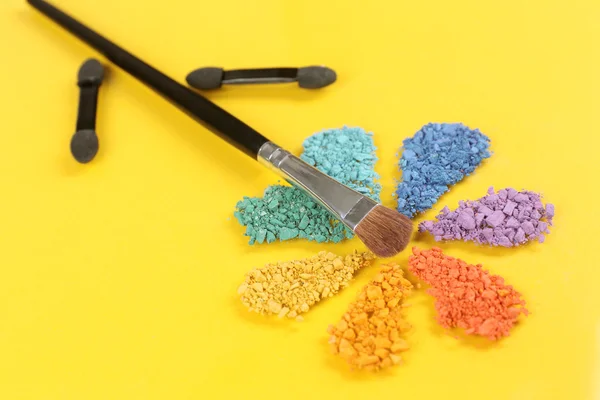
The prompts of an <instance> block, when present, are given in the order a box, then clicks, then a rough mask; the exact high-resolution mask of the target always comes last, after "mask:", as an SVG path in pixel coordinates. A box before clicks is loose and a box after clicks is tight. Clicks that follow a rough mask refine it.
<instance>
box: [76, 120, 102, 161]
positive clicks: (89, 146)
mask: <svg viewBox="0 0 600 400" xmlns="http://www.w3.org/2000/svg"><path fill="white" fill-rule="evenodd" d="M96 153H98V136H97V135H96V132H94V131H93V130H91V129H83V130H80V131H77V132H75V134H74V135H73V137H72V138H71V154H73V157H74V158H75V160H77V161H78V162H79V163H81V164H86V163H89V162H90V161H92V160H93V159H94V157H95V156H96Z"/></svg>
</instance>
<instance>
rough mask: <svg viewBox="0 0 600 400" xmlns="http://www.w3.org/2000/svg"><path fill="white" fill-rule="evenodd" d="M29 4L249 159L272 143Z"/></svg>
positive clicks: (72, 23) (61, 17)
mask: <svg viewBox="0 0 600 400" xmlns="http://www.w3.org/2000/svg"><path fill="white" fill-rule="evenodd" d="M27 2H28V3H29V4H31V5H32V6H33V7H34V8H36V9H37V10H39V11H40V12H41V13H43V14H44V15H46V16H47V17H48V18H50V19H52V20H53V21H54V22H56V23H57V24H59V25H60V26H62V27H63V28H64V29H66V30H67V31H69V32H71V33H72V34H73V35H75V36H76V37H78V38H79V39H81V40H82V41H83V42H85V43H87V44H88V45H90V46H91V47H93V48H94V49H96V50H97V51H98V52H100V53H102V54H103V55H104V56H105V57H106V58H108V59H109V60H110V61H112V62H113V63H114V64H115V65H117V66H118V67H120V68H122V69H123V70H125V71H127V72H128V73H129V74H131V75H132V76H134V77H135V78H137V79H138V80H140V81H141V82H143V83H145V84H146V85H147V86H148V87H151V88H152V89H154V90H155V91H156V92H157V93H159V94H160V95H162V96H163V97H165V98H166V99H167V100H169V101H171V103H173V104H174V105H175V106H177V107H178V108H179V109H181V110H182V111H184V112H185V113H186V114H188V115H189V116H190V117H192V118H193V119H195V120H196V121H198V122H199V123H200V124H202V125H203V126H205V127H206V128H207V129H209V130H210V131H211V132H213V133H215V134H216V135H218V136H219V137H221V138H222V139H224V140H225V141H227V142H228V143H230V144H231V145H233V146H234V147H236V148H237V149H239V150H241V151H243V152H244V153H245V154H247V155H248V156H250V157H252V158H254V159H256V157H257V154H258V150H259V149H260V148H261V146H262V145H263V144H265V143H266V142H268V141H269V140H268V139H267V138H265V137H264V136H263V135H261V134H260V133H258V132H257V131H255V130H254V129H253V128H251V127H250V126H248V125H246V124H245V123H244V122H242V121H240V120H239V119H237V118H236V117H234V116H233V115H231V114H229V113H228V112H227V111H225V110H223V109H222V108H220V107H219V106H217V105H216V104H214V103H213V102H211V101H210V100H208V99H206V98H205V97H202V96H201V95H200V94H198V93H196V92H193V91H192V90H191V89H188V88H187V87H185V86H183V85H181V84H179V83H178V82H176V81H175V80H173V79H171V78H169V77H168V76H167V75H165V74H163V73H162V72H160V71H158V70H157V69H155V68H153V67H151V66H150V65H148V64H146V63H145V62H143V61H142V60H140V59H139V58H137V57H135V56H133V55H132V54H130V53H129V52H127V51H125V50H124V49H122V48H121V47H119V46H117V45H116V44H114V43H113V42H111V41H110V40H108V39H106V38H104V37H103V36H101V35H99V34H98V33H96V32H94V31H93V30H91V29H90V28H88V27H86V26H85V25H83V24H82V23H80V22H78V21H77V20H75V19H74V18H73V17H71V16H69V15H67V14H65V13H64V12H62V11H61V10H59V9H57V8H56V7H54V6H53V5H51V4H49V3H48V2H46V1H43V0H27Z"/></svg>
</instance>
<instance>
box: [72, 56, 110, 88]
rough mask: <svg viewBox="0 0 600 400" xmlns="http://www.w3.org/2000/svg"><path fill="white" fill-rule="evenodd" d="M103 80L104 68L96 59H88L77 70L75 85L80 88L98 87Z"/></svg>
mask: <svg viewBox="0 0 600 400" xmlns="http://www.w3.org/2000/svg"><path fill="white" fill-rule="evenodd" d="M103 79H104V67H103V66H102V64H100V62H99V61H98V60H96V59H93V58H90V59H88V60H87V61H86V62H84V63H83V64H82V65H81V67H80V68H79V73H78V74H77V83H78V85H80V86H85V85H100V84H101V83H102V80H103Z"/></svg>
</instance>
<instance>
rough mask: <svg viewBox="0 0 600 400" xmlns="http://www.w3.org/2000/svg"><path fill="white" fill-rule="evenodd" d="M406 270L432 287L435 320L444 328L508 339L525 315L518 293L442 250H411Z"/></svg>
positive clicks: (430, 292) (429, 292)
mask: <svg viewBox="0 0 600 400" xmlns="http://www.w3.org/2000/svg"><path fill="white" fill-rule="evenodd" d="M412 252H413V255H411V256H410V257H409V270H410V272H412V273H413V274H415V275H416V276H417V277H419V278H420V279H422V280H423V281H425V282H426V283H427V284H429V285H431V288H430V289H428V290H427V293H428V294H430V295H431V296H433V297H434V298H435V308H436V311H437V320H438V322H439V323H440V325H442V326H443V327H444V328H446V329H449V328H454V327H458V328H462V329H464V330H465V333H466V334H468V335H480V336H484V337H487V338H488V339H490V340H497V339H500V338H501V337H503V336H509V334H510V330H511V329H512V328H513V326H514V324H515V323H516V321H517V319H518V317H519V315H520V314H524V315H528V310H527V309H526V308H525V301H524V300H523V299H521V294H520V293H518V292H517V291H516V290H514V289H513V287H512V286H510V285H506V284H505V283H504V279H503V278H502V277H500V276H497V275H491V274H490V273H489V272H488V271H485V270H483V268H482V266H481V265H479V264H478V265H470V264H467V263H466V262H464V261H462V260H460V259H456V258H453V257H450V256H447V255H444V253H443V252H442V249H440V248H438V247H434V248H432V249H430V250H420V249H418V248H416V247H413V249H412Z"/></svg>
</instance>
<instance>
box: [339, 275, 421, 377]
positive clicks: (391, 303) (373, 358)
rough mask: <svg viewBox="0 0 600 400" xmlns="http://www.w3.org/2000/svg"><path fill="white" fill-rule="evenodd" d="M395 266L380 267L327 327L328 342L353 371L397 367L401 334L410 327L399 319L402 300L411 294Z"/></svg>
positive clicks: (402, 342)
mask: <svg viewBox="0 0 600 400" xmlns="http://www.w3.org/2000/svg"><path fill="white" fill-rule="evenodd" d="M412 288H413V286H412V284H411V283H410V282H409V281H408V280H406V279H405V278H404V271H403V270H402V269H401V268H400V267H399V266H398V265H397V264H389V265H386V266H383V268H382V269H381V272H380V273H378V274H377V275H376V276H375V278H374V279H373V280H372V281H371V282H370V283H369V284H368V285H366V286H365V287H364V288H363V289H362V290H361V292H360V293H359V295H358V297H357V299H356V300H355V301H354V302H353V303H351V304H350V306H349V307H348V310H347V312H346V313H345V314H344V315H343V317H342V319H341V320H340V321H339V322H338V323H337V325H331V326H329V328H328V330H327V332H328V333H329V334H330V335H331V336H330V338H329V343H330V345H331V349H332V351H333V353H334V354H339V355H340V356H341V357H342V358H343V359H344V360H346V362H347V363H348V364H350V365H351V366H352V367H353V368H358V369H367V370H372V371H375V370H379V369H381V368H384V367H390V366H392V365H395V364H399V363H400V362H401V361H402V358H401V356H400V353H401V352H403V351H406V350H408V347H409V346H408V343H407V342H406V340H404V339H403V338H402V337H401V335H402V334H403V333H405V332H406V331H408V330H410V328H411V325H410V324H409V323H407V322H406V321H405V320H404V319H403V317H402V311H403V306H402V301H403V299H404V298H405V297H407V296H409V295H410V294H411V291H412Z"/></svg>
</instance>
